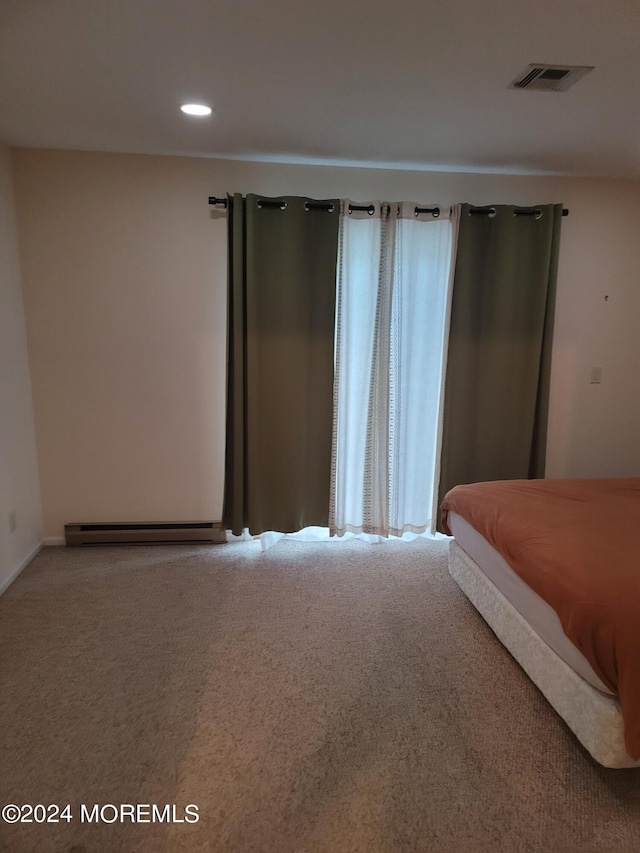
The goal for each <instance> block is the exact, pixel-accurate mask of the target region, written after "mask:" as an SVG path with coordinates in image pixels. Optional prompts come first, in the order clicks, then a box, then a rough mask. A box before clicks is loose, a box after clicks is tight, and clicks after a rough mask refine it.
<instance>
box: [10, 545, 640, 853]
mask: <svg viewBox="0 0 640 853" xmlns="http://www.w3.org/2000/svg"><path fill="white" fill-rule="evenodd" d="M446 551H447V544H446V543H442V542H440V543H434V542H424V541H420V540H418V541H416V542H413V543H411V544H406V543H396V544H388V545H377V546H375V545H374V546H371V545H366V544H364V543H360V542H357V541H352V542H351V543H347V544H342V545H338V544H335V543H327V544H313V545H308V544H300V543H294V542H281V543H279V544H278V545H276V546H275V547H274V548H272V549H271V550H270V551H268V552H266V553H262V552H261V551H260V547H259V545H257V544H253V543H243V544H238V545H236V544H234V545H226V546H218V547H216V548H203V547H178V546H172V547H163V548H157V547H154V548H147V547H142V548H141V547H128V548H105V549H63V548H57V549H47V550H45V551H44V552H42V553H41V554H40V555H39V556H38V557H37V558H36V559H35V560H34V561H33V562H32V563H31V565H30V566H29V567H28V568H27V569H26V570H25V571H24V572H23V574H22V575H21V576H20V577H19V578H18V579H17V581H15V583H14V584H13V585H12V586H11V587H10V588H9V589H8V590H7V592H6V593H5V594H4V595H3V596H2V597H1V598H0V640H1V643H2V646H1V663H0V679H1V681H0V683H1V689H2V693H1V696H0V741H1V745H0V750H1V751H0V801H1V802H0V805H1V804H4V803H15V804H17V805H22V804H24V803H31V804H34V803H40V804H45V805H46V804H50V803H51V804H58V805H60V806H61V807H62V806H64V805H66V804H67V803H70V804H71V809H70V812H71V815H72V818H71V821H70V822H66V821H64V820H63V821H61V822H59V823H45V824H37V823H29V824H7V823H6V822H5V823H1V822H0V846H2V849H3V850H6V851H10V853H23V852H24V851H37V853H48V851H56V853H62V851H65V853H67V852H68V853H93V852H94V851H96V853H117V851H127V853H128V851H132V853H133V851H144V853H146V851H149V853H162V852H163V851H164V853H181V851H220V853H227V851H229V852H230V853H250V851H260V853H287V851H296V853H315V851H317V852H318V853H343V851H353V853H355V851H362V853H383V851H384V853H387V851H388V853H396V851H429V853H431V851H433V853H439V851H447V853H449V851H451V853H454V851H455V853H467V851H468V853H475V851H478V853H480V851H505V853H520V851H558V853H571V851H580V852H581V853H586V852H587V851H603V853H604V851H607V853H622V851H638V850H640V771H635V770H622V771H621V770H604V769H603V768H601V767H599V766H598V765H596V764H595V763H594V762H593V761H592V760H591V759H590V757H589V756H588V755H587V753H586V752H584V751H583V750H582V748H581V747H580V746H579V744H578V743H577V741H576V740H575V739H574V737H573V735H572V734H571V733H570V732H569V730H568V729H567V728H566V727H565V725H564V723H563V722H562V721H561V720H560V719H559V718H558V717H557V716H556V714H555V713H554V712H553V711H552V710H551V708H550V707H549V706H548V705H547V703H546V701H545V700H544V699H543V698H542V696H541V695H540V694H539V693H538V691H537V689H536V688H535V687H534V686H533V685H532V684H531V682H530V681H529V680H528V679H527V677H526V676H525V675H524V674H523V673H522V671H521V670H520V668H519V667H518V665H517V664H516V663H515V662H514V661H513V660H512V659H511V657H510V656H509V654H508V653H507V652H506V651H505V650H504V649H503V648H502V646H501V645H500V644H499V643H498V641H497V640H496V639H495V638H494V636H493V634H492V633H491V631H490V630H489V629H488V628H487V626H486V625H485V624H484V622H483V621H482V619H481V618H480V617H479V616H478V615H477V613H476V612H475V610H473V608H472V607H471V605H470V604H469V603H468V602H467V600H466V599H465V598H464V596H463V595H462V593H461V592H460V591H459V590H458V588H457V587H456V586H455V584H454V583H453V581H452V580H451V579H450V578H449V576H448V574H447V572H446ZM80 804H84V805H85V806H88V807H89V809H91V808H92V807H93V805H94V804H98V805H99V806H103V805H107V806H108V807H107V809H106V810H104V811H103V815H104V817H105V818H106V820H112V819H113V817H114V815H115V812H114V810H112V809H111V808H110V807H109V806H110V804H113V805H116V806H119V805H120V804H156V805H158V806H160V807H161V808H162V807H164V805H165V804H169V805H175V806H176V817H177V818H181V817H184V807H185V806H186V805H187V804H195V805H197V806H198V814H199V821H198V822H197V823H192V824H189V823H158V822H156V823H146V824H145V823H136V824H133V823H131V822H130V821H129V819H128V817H127V816H126V814H125V822H124V823H120V822H119V821H118V822H115V823H99V824H98V823H87V822H82V821H81V814H82V812H81V808H80ZM49 814H50V815H52V812H51V811H50V813H49ZM150 814H151V813H149V812H145V810H144V809H143V811H142V812H141V816H142V817H148V816H150Z"/></svg>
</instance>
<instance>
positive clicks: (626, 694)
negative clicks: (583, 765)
mask: <svg viewBox="0 0 640 853" xmlns="http://www.w3.org/2000/svg"><path fill="white" fill-rule="evenodd" d="M449 512H455V513H457V514H458V515H461V516H462V517H463V518H464V519H466V520H467V521H468V522H469V523H470V524H471V525H473V527H475V529H476V530H477V531H479V532H480V533H481V534H482V535H483V536H484V538H485V539H486V540H487V541H488V542H490V543H491V544H492V545H493V547H494V548H495V549H496V550H497V551H499V552H500V554H502V556H503V557H504V558H505V560H506V561H507V562H508V563H509V565H510V566H511V567H512V569H513V570H514V571H515V572H517V574H519V575H520V577H521V578H522V579H523V580H524V581H526V583H527V584H528V585H529V586H530V587H531V588H532V589H533V590H535V592H537V593H538V595H539V596H540V597H541V598H543V599H544V600H545V601H546V602H547V603H548V604H550V605H551V607H553V609H554V610H555V611H556V613H557V614H558V617H559V618H560V622H561V624H562V627H563V629H564V632H565V634H566V635H567V637H569V639H570V640H571V641H572V642H573V643H574V644H575V645H576V646H577V647H578V648H579V649H580V651H581V652H582V654H583V655H584V656H585V657H586V658H587V660H588V661H589V663H590V664H591V666H592V667H593V669H594V670H595V672H596V673H597V674H598V675H599V676H600V678H601V679H602V681H603V682H604V683H605V684H606V685H607V686H608V687H609V688H610V689H611V690H613V691H615V692H616V693H617V694H618V697H619V700H620V707H621V709H622V717H623V720H624V729H625V744H626V748H627V752H628V753H629V755H630V756H631V757H632V758H634V759H638V758H640V478H633V479H631V478H624V479H615V480H613V479H611V480H504V481H499V482H490V483H473V484H471V485H468V486H456V487H455V488H454V489H451V491H450V492H448V493H447V494H446V495H445V498H444V501H443V503H442V521H443V527H444V529H445V531H446V532H447V533H450V529H449V528H448V526H447V516H448V514H449Z"/></svg>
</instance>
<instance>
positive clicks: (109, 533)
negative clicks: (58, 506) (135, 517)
mask: <svg viewBox="0 0 640 853" xmlns="http://www.w3.org/2000/svg"><path fill="white" fill-rule="evenodd" d="M64 536H65V543H66V544H67V545H133V544H141V545H171V544H178V543H180V544H194V543H208V544H214V545H219V544H222V543H223V542H226V541H227V540H226V536H225V532H224V530H223V529H222V524H221V522H219V521H159V522H154V521H144V522H139V523H138V522H124V523H121V524H118V523H111V524H106V523H98V522H93V523H85V524H65V526H64Z"/></svg>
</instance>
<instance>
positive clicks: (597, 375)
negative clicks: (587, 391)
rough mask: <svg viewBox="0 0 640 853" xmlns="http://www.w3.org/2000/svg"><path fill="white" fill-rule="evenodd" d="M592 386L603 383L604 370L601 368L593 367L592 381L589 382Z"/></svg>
mask: <svg viewBox="0 0 640 853" xmlns="http://www.w3.org/2000/svg"><path fill="white" fill-rule="evenodd" d="M589 381H590V382H591V384H592V385H599V384H600V383H601V382H602V368H601V367H592V368H591V379H590V380H589Z"/></svg>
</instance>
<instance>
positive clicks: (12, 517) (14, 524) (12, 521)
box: [9, 509, 18, 533]
mask: <svg viewBox="0 0 640 853" xmlns="http://www.w3.org/2000/svg"><path fill="white" fill-rule="evenodd" d="M17 529H18V516H17V515H16V511H15V509H12V510H11V512H10V513H9V531H10V532H11V533H13V532H14V531H15V530H17Z"/></svg>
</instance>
